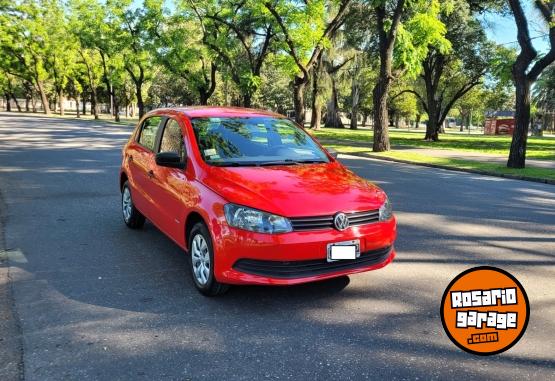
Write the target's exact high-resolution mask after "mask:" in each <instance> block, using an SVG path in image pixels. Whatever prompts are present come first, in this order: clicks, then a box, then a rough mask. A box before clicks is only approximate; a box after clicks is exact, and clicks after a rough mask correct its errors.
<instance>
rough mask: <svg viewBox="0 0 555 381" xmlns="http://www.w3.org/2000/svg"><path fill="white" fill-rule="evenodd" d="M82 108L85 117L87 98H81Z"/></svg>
mask: <svg viewBox="0 0 555 381" xmlns="http://www.w3.org/2000/svg"><path fill="white" fill-rule="evenodd" d="M82 107H83V115H86V114H87V98H85V97H84V96H83V105H82Z"/></svg>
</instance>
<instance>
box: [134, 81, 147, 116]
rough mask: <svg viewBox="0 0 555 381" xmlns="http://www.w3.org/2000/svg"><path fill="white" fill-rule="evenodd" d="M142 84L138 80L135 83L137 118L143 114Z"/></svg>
mask: <svg viewBox="0 0 555 381" xmlns="http://www.w3.org/2000/svg"><path fill="white" fill-rule="evenodd" d="M142 88H143V84H142V83H141V82H139V83H138V84H137V85H136V93H137V107H138V108H139V119H141V118H142V117H143V115H144V114H145V104H144V101H143V91H142Z"/></svg>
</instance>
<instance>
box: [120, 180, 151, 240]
mask: <svg viewBox="0 0 555 381" xmlns="http://www.w3.org/2000/svg"><path fill="white" fill-rule="evenodd" d="M121 211H122V214H123V221H124V222H125V224H126V225H127V226H128V227H130V228H131V229H140V228H142V227H143V225H144V224H145V216H143V215H142V214H141V212H139V211H138V210H137V208H136V207H135V205H134V204H133V198H131V189H130V188H129V183H128V182H127V181H126V182H125V183H124V184H123V187H122V188H121Z"/></svg>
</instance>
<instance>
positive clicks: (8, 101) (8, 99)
mask: <svg viewBox="0 0 555 381" xmlns="http://www.w3.org/2000/svg"><path fill="white" fill-rule="evenodd" d="M4 98H6V111H8V112H11V111H12V105H11V103H10V94H8V93H4Z"/></svg>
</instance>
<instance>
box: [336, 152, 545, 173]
mask: <svg viewBox="0 0 555 381" xmlns="http://www.w3.org/2000/svg"><path fill="white" fill-rule="evenodd" d="M328 147H333V148H335V149H336V150H337V151H339V152H341V153H355V154H356V153H361V152H366V153H368V154H369V155H371V156H373V157H385V158H391V159H397V160H403V161H408V162H411V163H415V164H433V165H441V166H444V167H449V168H454V169H470V170H478V171H483V172H485V173H488V174H492V175H514V176H524V177H533V178H536V179H545V180H555V171H554V170H553V169H549V168H536V167H528V168H524V169H515V168H507V167H506V166H505V165H502V164H499V163H484V162H480V161H475V160H463V159H451V158H444V157H434V156H428V155H422V154H419V153H413V152H402V151H389V152H380V153H375V152H370V151H369V150H368V149H363V148H360V147H348V146H338V145H334V146H328Z"/></svg>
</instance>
